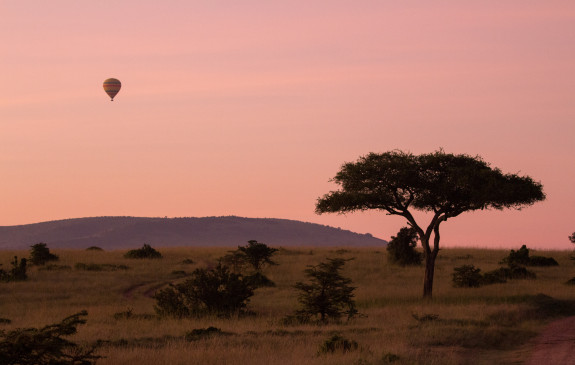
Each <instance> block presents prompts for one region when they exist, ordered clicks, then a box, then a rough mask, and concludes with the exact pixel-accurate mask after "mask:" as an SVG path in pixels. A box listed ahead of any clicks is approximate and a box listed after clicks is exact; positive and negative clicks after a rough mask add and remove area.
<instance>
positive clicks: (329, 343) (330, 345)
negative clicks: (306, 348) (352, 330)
mask: <svg viewBox="0 0 575 365" xmlns="http://www.w3.org/2000/svg"><path fill="white" fill-rule="evenodd" d="M358 347H359V346H358V344H357V342H355V341H354V340H348V339H347V338H344V337H342V336H340V335H338V334H335V335H333V336H331V337H330V338H329V339H327V340H325V341H324V342H323V343H322V344H321V345H320V347H319V351H318V354H328V353H331V354H333V353H334V352H342V353H346V352H350V351H354V350H357V348H358Z"/></svg>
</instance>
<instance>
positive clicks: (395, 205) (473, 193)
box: [316, 150, 545, 298]
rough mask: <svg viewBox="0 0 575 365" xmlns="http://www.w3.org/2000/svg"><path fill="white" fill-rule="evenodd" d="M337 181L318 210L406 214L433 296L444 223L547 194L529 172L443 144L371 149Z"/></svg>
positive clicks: (425, 288) (426, 291)
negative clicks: (424, 217) (506, 169)
mask: <svg viewBox="0 0 575 365" xmlns="http://www.w3.org/2000/svg"><path fill="white" fill-rule="evenodd" d="M332 181H334V182H335V183H337V184H339V185H341V190H337V191H331V192H329V193H328V194H325V195H324V196H323V197H321V198H319V199H318V201H317V204H316V213H318V214H321V213H346V212H353V211H358V210H359V211H363V210H368V209H376V210H381V211H384V212H387V214H389V215H397V216H401V217H403V218H405V219H406V220H407V222H408V224H409V225H410V226H411V227H412V228H414V229H415V230H416V231H417V234H418V235H419V239H420V241H421V245H422V246H423V250H424V257H425V274H424V275H425V276H424V279H423V297H424V298H431V296H432V291H433V276H434V273H435V260H436V258H437V255H438V254H439V240H440V235H439V227H440V225H441V223H443V222H445V221H447V220H448V219H451V218H454V217H457V216H458V215H460V214H462V213H464V212H469V211H474V210H479V209H481V210H482V209H490V208H493V209H503V208H516V209H520V208H522V207H526V206H530V205H532V204H534V203H536V202H538V201H541V200H544V199H545V194H544V193H543V186H542V185H541V184H540V183H538V182H535V181H534V180H533V179H532V178H531V177H529V176H518V175H516V174H503V173H502V172H501V170H499V169H497V168H491V167H490V166H489V164H487V163H486V162H484V161H483V160H482V159H481V157H479V156H476V157H472V156H468V155H453V154H448V153H445V152H443V150H439V151H436V152H434V153H429V154H422V155H419V156H415V155H413V154H411V153H406V152H402V151H391V152H385V153H381V154H377V153H370V154H368V155H367V156H364V157H361V158H360V159H359V160H358V161H357V162H350V163H346V164H344V165H343V166H342V167H341V169H340V171H339V172H338V173H337V174H336V176H335V177H334V178H333V180H332ZM414 210H420V211H423V212H429V213H430V215H431V219H430V221H429V224H428V225H427V228H426V227H425V226H421V225H420V224H418V222H416V220H415V217H414V216H413V211H414Z"/></svg>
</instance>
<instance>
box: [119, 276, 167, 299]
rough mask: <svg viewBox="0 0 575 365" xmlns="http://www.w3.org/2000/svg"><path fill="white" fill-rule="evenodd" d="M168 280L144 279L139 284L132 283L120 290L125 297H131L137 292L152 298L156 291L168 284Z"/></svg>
mask: <svg viewBox="0 0 575 365" xmlns="http://www.w3.org/2000/svg"><path fill="white" fill-rule="evenodd" d="M169 283H170V281H165V280H164V281H146V282H143V283H139V284H134V285H132V286H130V287H128V288H126V289H124V290H123V291H122V296H123V297H124V298H126V299H131V298H133V297H134V296H135V295H136V294H137V293H139V294H140V295H142V296H144V297H147V298H152V297H153V296H154V294H155V293H156V291H157V290H158V289H160V288H162V287H164V286H166V285H168V284H169Z"/></svg>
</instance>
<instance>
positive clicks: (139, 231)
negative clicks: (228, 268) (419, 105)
mask: <svg viewBox="0 0 575 365" xmlns="http://www.w3.org/2000/svg"><path fill="white" fill-rule="evenodd" d="M248 240H257V241H259V242H263V243H265V244H267V245H269V246H276V247H277V246H351V247H367V246H384V245H386V244H387V242H386V241H384V240H382V239H379V238H375V237H373V236H371V235H370V234H359V233H354V232H351V231H347V230H342V229H339V228H334V227H329V226H324V225H321V224H315V223H307V222H301V221H296V220H288V219H275V218H243V217H236V216H226V217H204V218H142V217H93V218H75V219H65V220H58V221H50V222H42V223H34V224H26V225H19V226H3V227H0V249H29V248H30V246H31V245H33V244H36V243H39V242H45V243H47V244H48V246H49V247H50V248H80V249H81V248H87V247H90V246H98V247H101V248H103V249H106V250H112V249H127V248H138V247H141V246H142V245H143V244H144V243H147V244H150V245H151V246H152V247H185V246H191V247H193V246H195V247H201V246H226V247H236V246H238V245H244V244H245V243H246V242H247V241H248Z"/></svg>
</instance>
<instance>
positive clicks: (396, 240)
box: [387, 227, 423, 266]
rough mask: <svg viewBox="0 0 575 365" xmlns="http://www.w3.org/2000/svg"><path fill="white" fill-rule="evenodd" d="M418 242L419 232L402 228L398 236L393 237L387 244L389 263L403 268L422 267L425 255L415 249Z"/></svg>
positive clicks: (409, 228)
mask: <svg viewBox="0 0 575 365" xmlns="http://www.w3.org/2000/svg"><path fill="white" fill-rule="evenodd" d="M417 241H418V236H417V231H416V230H415V229H414V228H411V227H403V228H401V229H400V230H399V232H398V233H397V236H395V237H394V236H392V237H391V241H389V243H388V244H387V259H388V260H389V262H390V263H393V264H397V265H401V266H407V265H421V260H422V259H423V255H422V254H421V253H420V252H418V251H417V250H416V249H415V247H416V246H417Z"/></svg>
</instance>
